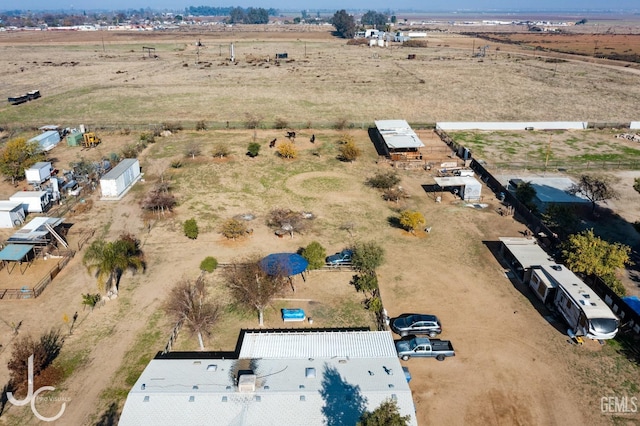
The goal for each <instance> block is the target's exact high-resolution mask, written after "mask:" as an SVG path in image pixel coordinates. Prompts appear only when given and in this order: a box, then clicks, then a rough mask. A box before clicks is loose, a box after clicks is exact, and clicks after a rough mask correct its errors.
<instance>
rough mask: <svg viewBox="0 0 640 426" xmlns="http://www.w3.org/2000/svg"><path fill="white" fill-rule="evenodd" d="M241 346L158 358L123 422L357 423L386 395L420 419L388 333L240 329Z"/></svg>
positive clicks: (131, 400) (308, 425)
mask: <svg viewBox="0 0 640 426" xmlns="http://www.w3.org/2000/svg"><path fill="white" fill-rule="evenodd" d="M238 347H239V350H238V351H237V352H236V353H233V354H229V353H226V354H217V355H216V354H213V353H206V352H193V353H180V352H178V353H167V354H166V355H162V354H159V355H158V356H156V357H155V359H153V360H151V362H150V363H149V365H147V367H146V368H145V370H144V371H143V373H142V375H141V376H140V378H139V379H138V381H137V382H136V384H135V385H134V386H133V388H132V389H131V391H130V392H129V395H128V397H127V400H126V402H125V405H124V408H123V411H122V415H121V417H120V423H119V424H120V426H129V425H141V424H145V425H146V424H153V425H197V424H220V425H238V426H241V425H256V426H262V425H305V426H312V425H318V426H320V425H326V424H338V423H339V424H344V425H355V424H356V422H357V421H358V420H359V418H360V416H361V415H362V413H363V412H364V411H365V410H368V411H372V410H374V409H376V408H377V407H378V406H379V405H380V404H381V403H382V402H383V401H385V400H387V399H391V400H394V401H396V402H397V404H398V407H399V409H400V413H401V414H402V415H409V416H410V421H409V423H408V424H409V425H417V421H416V417H415V407H414V404H413V399H412V396H411V390H410V389H409V385H408V383H407V379H406V378H405V374H404V372H403V369H402V366H401V365H400V362H399V360H398V356H397V352H396V349H395V346H394V342H393V337H392V336H391V333H390V332H388V331H368V330H318V329H312V330H300V329H297V330H255V331H252V330H243V331H242V332H241V335H240V338H239V344H238ZM225 355H226V356H225ZM338 420H339V421H338ZM336 422H337V423H336Z"/></svg>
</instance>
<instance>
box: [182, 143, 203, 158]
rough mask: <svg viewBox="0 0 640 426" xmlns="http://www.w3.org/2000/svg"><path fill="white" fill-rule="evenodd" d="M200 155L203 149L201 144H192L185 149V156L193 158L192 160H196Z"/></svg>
mask: <svg viewBox="0 0 640 426" xmlns="http://www.w3.org/2000/svg"><path fill="white" fill-rule="evenodd" d="M200 154H202V148H201V147H200V145H199V144H197V143H195V142H191V143H190V144H188V145H187V146H186V147H185V149H184V155H185V156H186V157H191V159H192V160H193V159H195V158H196V157H197V156H199V155H200Z"/></svg>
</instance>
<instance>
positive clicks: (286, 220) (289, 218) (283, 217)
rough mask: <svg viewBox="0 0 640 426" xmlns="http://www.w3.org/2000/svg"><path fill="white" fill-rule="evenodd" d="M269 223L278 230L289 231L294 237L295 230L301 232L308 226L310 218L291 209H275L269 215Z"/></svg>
mask: <svg viewBox="0 0 640 426" xmlns="http://www.w3.org/2000/svg"><path fill="white" fill-rule="evenodd" d="M267 225H268V226H270V227H271V228H274V229H276V230H278V229H281V230H284V231H287V232H289V234H290V235H291V238H293V233H294V232H298V233H300V234H301V233H303V232H304V231H305V230H306V229H307V228H308V226H309V219H306V218H305V216H304V215H303V214H302V213H301V212H294V211H293V210H291V209H274V210H271V212H270V213H269V216H268V217H267Z"/></svg>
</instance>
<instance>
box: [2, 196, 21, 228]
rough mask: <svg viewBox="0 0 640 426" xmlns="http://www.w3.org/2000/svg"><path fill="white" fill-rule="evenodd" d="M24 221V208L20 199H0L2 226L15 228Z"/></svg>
mask: <svg viewBox="0 0 640 426" xmlns="http://www.w3.org/2000/svg"><path fill="white" fill-rule="evenodd" d="M23 223H24V209H23V208H22V203H21V202H19V201H9V200H0V228H13V227H14V226H20V225H22V224H23Z"/></svg>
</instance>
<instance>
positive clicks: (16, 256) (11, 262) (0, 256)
mask: <svg viewBox="0 0 640 426" xmlns="http://www.w3.org/2000/svg"><path fill="white" fill-rule="evenodd" d="M34 247H35V246H34V245H31V244H9V245H8V246H6V247H5V248H3V249H2V251H0V261H2V264H3V265H4V266H5V267H6V268H7V272H8V273H9V274H11V272H13V270H14V269H15V267H16V265H20V272H21V273H22V274H24V272H25V271H26V270H27V268H28V267H29V266H31V264H32V263H33V259H34V257H35V256H34V252H33V248H34ZM23 264H26V266H25V267H24V269H23V267H22V265H23Z"/></svg>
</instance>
